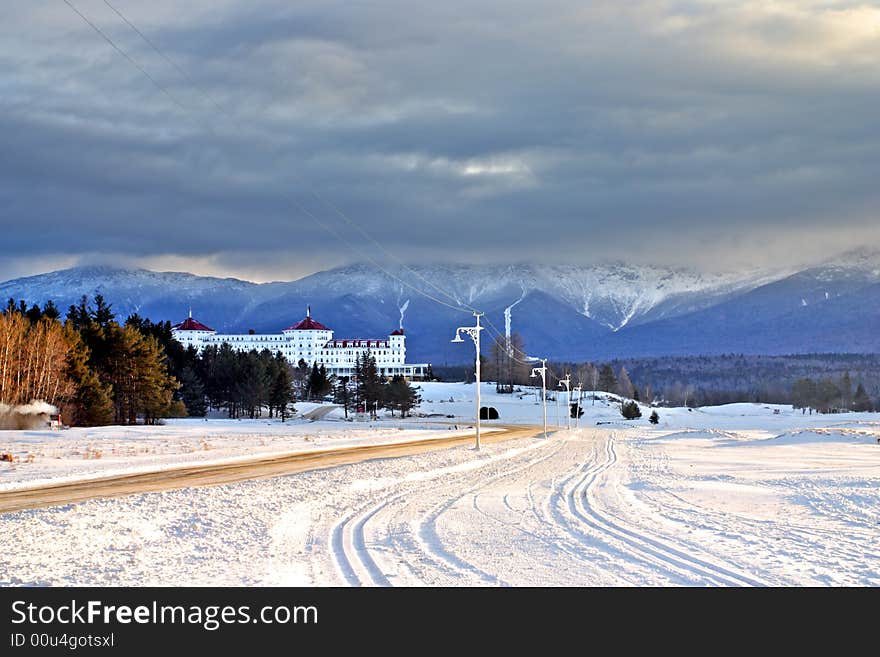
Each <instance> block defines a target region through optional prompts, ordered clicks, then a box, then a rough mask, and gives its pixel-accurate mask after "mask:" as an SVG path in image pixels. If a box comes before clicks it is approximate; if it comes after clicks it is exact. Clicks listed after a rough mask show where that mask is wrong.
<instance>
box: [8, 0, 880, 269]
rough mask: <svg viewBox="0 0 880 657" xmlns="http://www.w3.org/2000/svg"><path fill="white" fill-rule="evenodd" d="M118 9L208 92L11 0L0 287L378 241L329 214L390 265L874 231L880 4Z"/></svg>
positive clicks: (238, 264)
mask: <svg viewBox="0 0 880 657" xmlns="http://www.w3.org/2000/svg"><path fill="white" fill-rule="evenodd" d="M111 2H112V3H113V4H115V5H116V6H117V7H118V8H119V9H120V10H122V11H123V12H124V13H125V14H126V15H127V16H128V17H129V18H130V19H131V20H132V21H134V22H135V23H136V24H137V25H138V26H139V27H140V28H141V29H142V30H144V31H145V32H146V33H147V34H148V35H149V36H150V37H151V38H152V39H153V41H154V42H155V43H157V44H159V45H160V47H161V48H162V49H163V50H164V51H165V52H167V54H168V55H170V56H171V57H173V58H174V59H175V61H177V62H179V63H180V65H181V66H182V67H183V68H184V69H185V70H186V71H187V74H188V75H189V76H190V77H191V78H192V79H193V80H195V81H196V84H195V85H193V84H191V83H190V82H189V81H187V80H186V79H183V78H182V77H181V76H180V75H179V73H178V72H177V71H176V70H174V68H173V67H170V66H169V65H168V64H167V62H165V61H163V60H162V59H161V58H160V57H158V56H157V55H156V53H154V52H152V50H151V49H150V48H149V46H148V45H146V44H145V43H143V42H142V41H140V40H139V39H138V37H137V35H135V34H134V33H133V32H132V31H131V30H130V29H128V28H127V26H125V24H124V23H122V22H121V21H120V20H119V19H118V17H117V16H115V14H113V13H112V11H111V10H110V9H108V8H107V6H106V5H105V4H104V3H103V2H100V1H98V0H78V2H77V1H75V4H76V5H77V6H78V7H79V8H80V9H81V10H82V11H83V12H84V13H86V14H87V15H89V16H90V17H91V18H92V19H93V20H95V22H96V23H97V24H99V25H100V26H101V27H102V29H104V30H106V32H107V34H109V35H110V36H111V38H113V39H115V40H116V41H117V42H118V43H119V45H120V46H121V47H123V48H124V49H125V50H126V51H127V52H130V53H131V54H132V56H133V57H134V58H135V59H136V60H137V61H138V62H139V63H140V64H141V65H142V66H144V67H145V68H146V69H147V70H148V71H149V72H150V74H151V75H152V76H154V77H155V79H156V80H157V81H158V82H159V84H161V85H162V86H163V87H165V88H166V89H167V90H168V91H169V92H170V94H171V96H172V97H173V99H174V102H172V101H171V100H169V99H168V98H167V97H165V95H164V94H163V93H162V92H161V91H159V90H158V89H157V88H156V87H155V86H153V85H152V84H151V83H150V81H149V80H147V79H146V78H145V77H144V76H143V75H142V74H140V73H139V72H138V71H137V70H136V69H134V68H133V67H132V66H131V65H130V64H129V63H128V62H126V61H125V60H124V59H123V58H122V57H121V56H120V55H118V54H117V53H115V52H114V51H113V50H112V48H110V46H109V45H108V44H107V43H106V42H104V41H102V40H101V38H100V37H99V36H98V35H96V34H95V33H94V32H93V31H91V30H90V29H89V28H88V26H86V25H84V24H83V23H82V22H81V21H80V19H79V18H78V17H77V16H76V15H75V14H73V13H72V12H71V11H70V10H69V9H68V8H67V7H66V6H65V5H63V4H62V3H57V5H56V4H54V3H34V5H33V6H31V5H30V4H28V5H26V6H18V7H16V8H15V9H14V10H12V11H11V12H10V16H9V18H8V20H7V21H6V23H5V24H4V25H3V26H2V27H0V37H2V38H0V44H2V45H0V67H2V70H3V71H4V74H3V77H0V98H2V104H3V112H2V113H0V131H2V134H3V135H4V140H3V155H4V156H3V157H2V158H0V222H2V230H3V238H4V239H3V243H4V245H5V246H6V250H7V251H8V252H10V253H11V255H10V257H9V258H7V261H6V262H5V263H3V265H2V266H0V277H5V276H4V275H6V276H11V275H13V274H19V273H32V272H35V271H38V270H40V269H41V268H44V267H46V266H47V264H46V263H51V262H63V263H65V264H69V263H70V261H71V260H72V261H76V259H78V258H81V259H85V260H88V259H91V258H101V257H113V258H115V259H117V260H122V261H125V260H126V259H128V260H130V261H131V262H136V263H140V264H147V265H151V264H156V263H168V262H172V263H175V262H179V261H181V260H182V261H183V262H188V263H189V264H190V265H191V268H193V269H198V268H199V267H201V268H202V269H210V270H211V273H218V272H222V271H228V272H229V273H231V274H241V275H251V276H252V277H258V278H275V279H277V278H284V277H289V276H293V275H296V274H302V273H306V272H307V271H309V270H311V269H316V268H320V267H322V266H329V265H334V264H339V263H340V262H345V261H352V260H355V259H359V254H358V253H357V252H356V251H357V249H367V248H369V247H368V246H367V244H368V242H367V241H365V240H364V239H362V238H360V237H357V232H356V231H355V230H354V229H353V228H352V227H351V226H350V225H348V224H346V222H345V221H344V220H342V219H340V217H339V215H338V214H337V212H336V210H337V209H338V210H341V211H342V212H344V213H345V214H347V215H348V216H350V217H351V218H352V219H353V220H354V221H356V222H357V224H358V225H359V226H361V227H362V228H364V229H365V230H367V231H368V232H369V233H370V234H372V235H373V236H374V237H375V238H376V239H378V240H379V241H380V242H381V243H382V244H384V245H386V246H387V247H389V248H390V249H391V250H392V251H393V252H394V253H396V254H397V255H398V256H400V257H401V258H402V259H405V260H406V259H414V258H418V259H420V260H423V259H425V258H429V259H433V260H437V261H443V260H468V259H484V260H495V261H498V260H534V259H541V258H548V257H549V258H555V259H565V260H569V261H574V262H578V261H590V260H595V259H601V258H605V257H614V258H626V259H635V260H641V261H645V260H649V261H655V262H674V263H676V264H679V263H682V262H684V263H694V264H697V265H711V266H716V267H717V266H725V265H731V266H733V265H747V264H755V265H757V264H765V263H768V262H776V261H779V260H780V259H782V260H786V259H787V260H793V259H797V258H809V257H813V256H818V255H819V254H821V253H823V252H825V251H828V250H829V249H836V250H842V249H845V248H848V247H850V246H856V245H861V244H864V243H865V242H866V241H871V240H877V239H878V237H880V235H878V229H877V227H876V226H877V221H876V207H877V205H878V201H880V192H878V190H877V186H876V182H875V178H876V176H875V175H874V172H876V171H877V170H878V166H880V148H878V147H880V136H878V135H880V133H878V131H877V119H876V107H877V106H878V101H880V91H878V90H880V85H878V84H877V83H878V82H880V79H878V78H880V74H878V71H880V68H878V66H877V64H880V42H878V39H877V37H876V36H875V35H876V28H877V27H878V26H880V10H875V9H872V8H870V7H866V6H861V5H857V4H852V3H847V2H838V3H815V4H813V3H804V2H795V1H792V2H779V3H773V4H772V6H771V5H768V4H766V3H761V2H741V3H730V4H729V5H724V4H719V3H710V2H705V3H704V2H679V3H676V2H672V3H670V2H663V3H660V2H634V3H615V2H595V3H590V4H588V5H584V3H580V2H563V1H560V2H553V3H515V2H513V3H512V2H482V3H476V6H475V3H469V2H468V3H442V6H438V3H417V4H414V3H411V2H406V3H403V2H380V3H357V4H352V3H327V2H298V3H289V2H280V1H263V2H248V3H245V2H238V1H233V0H227V1H226V2H222V3H218V2H207V0H206V1H204V2H192V3H186V4H182V3H178V2H171V1H170V0H165V1H162V2H155V3H149V4H147V5H144V4H142V3H133V2H130V1H128V0H111ZM203 92H204V93H203ZM205 94H207V96H208V97H209V98H207V99H206V98H205ZM214 103H218V104H220V105H221V106H222V107H223V111H222V112H219V111H217V110H216V109H215V108H214ZM177 104H180V105H182V106H183V109H182V108H181V107H178V106H177ZM313 192H317V194H318V195H319V196H316V195H315V194H314V193H313ZM321 199H326V200H328V201H330V202H331V203H332V207H331V206H330V205H328V204H327V203H324V202H322V200H321ZM309 213H311V214H314V215H316V216H317V217H318V218H319V221H318V222H315V221H314V220H313V219H312V218H310V217H309V216H308V214H309ZM322 222H323V223H325V224H327V225H328V226H330V228H331V231H330V233H333V232H337V233H340V234H343V235H344V236H346V239H347V240H348V241H349V242H351V243H354V244H355V246H356V249H355V251H352V250H350V249H349V248H348V247H347V246H345V245H343V244H341V243H340V241H339V240H338V239H336V238H335V237H334V236H333V235H331V234H330V233H328V232H327V231H326V230H325V229H324V228H323V227H322V226H321V223H322ZM175 259H177V260H175Z"/></svg>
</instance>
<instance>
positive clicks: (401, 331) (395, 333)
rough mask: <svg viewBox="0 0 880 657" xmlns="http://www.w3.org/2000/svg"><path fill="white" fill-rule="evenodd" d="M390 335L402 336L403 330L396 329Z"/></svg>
mask: <svg viewBox="0 0 880 657" xmlns="http://www.w3.org/2000/svg"><path fill="white" fill-rule="evenodd" d="M391 335H403V329H397V330H396V331H394V332H392V333H391Z"/></svg>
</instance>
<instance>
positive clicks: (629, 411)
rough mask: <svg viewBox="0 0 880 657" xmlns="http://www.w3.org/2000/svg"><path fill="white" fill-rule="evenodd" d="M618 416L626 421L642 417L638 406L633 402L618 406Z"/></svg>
mask: <svg viewBox="0 0 880 657" xmlns="http://www.w3.org/2000/svg"><path fill="white" fill-rule="evenodd" d="M620 414H621V415H622V416H623V417H624V418H626V419H627V420H635V419H637V418H640V417H642V411H641V409H640V408H639V405H638V404H637V403H636V402H634V401H628V402H624V403H622V404H621V405H620Z"/></svg>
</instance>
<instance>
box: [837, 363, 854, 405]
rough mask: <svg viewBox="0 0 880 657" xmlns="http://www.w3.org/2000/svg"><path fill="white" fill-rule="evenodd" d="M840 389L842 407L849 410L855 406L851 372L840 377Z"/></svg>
mask: <svg viewBox="0 0 880 657" xmlns="http://www.w3.org/2000/svg"><path fill="white" fill-rule="evenodd" d="M838 388H839V389H840V406H841V408H845V409H847V410H849V409H850V408H852V404H853V391H852V379H851V378H850V376H849V372H844V373H843V376H841V377H840V383H839V384H838Z"/></svg>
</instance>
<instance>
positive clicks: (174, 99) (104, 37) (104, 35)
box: [62, 0, 189, 112]
mask: <svg viewBox="0 0 880 657" xmlns="http://www.w3.org/2000/svg"><path fill="white" fill-rule="evenodd" d="M62 1H63V2H64V4H66V5H67V6H68V7H70V8H71V9H72V10H73V11H74V12H76V15H77V16H79V17H80V18H81V19H83V21H85V22H86V24H87V25H88V26H89V27H91V28H92V29H93V30H94V31H95V32H97V33H98V34H99V35H101V38H102V39H104V41H106V42H107V43H109V44H110V45H111V46H113V49H114V50H115V51H116V52H118V53H119V54H120V55H122V56H123V57H125V58H126V59H127V60H128V62H129V63H130V64H131V65H132V66H134V67H135V68H136V69H137V70H139V71H140V72H141V73H143V75H144V77H146V78H147V79H148V80H149V81H150V82H152V83H153V84H154V85H155V86H156V88H157V89H159V91H161V92H162V93H163V94H165V95H166V96H167V97H168V99H169V100H170V101H171V102H172V103H174V104H175V105H177V106H178V107H179V108H180V109H182V110H183V111H185V112H186V111H189V110H188V109H187V107H185V106H184V105H183V104H181V103H180V101H178V100H177V98H175V97H174V96H172V95H171V92H170V91H168V89H166V88H165V87H164V86H163V85H162V84H160V83H159V81H158V80H156V78H154V77H153V76H152V75H150V74H149V73H148V72H147V70H146V69H145V68H144V67H143V66H141V65H140V64H138V63H137V62H136V61H135V60H134V59H133V58H132V57H131V56H130V55H129V54H128V53H127V52H125V51H124V50H123V49H122V48H120V47H119V46H117V45H116V43H115V42H114V41H113V39H111V38H110V37H109V36H107V34H106V33H105V32H104V31H103V30H102V29H101V28H100V27H98V26H97V25H95V24H94V23H93V22H92V21H90V20H89V19H88V18H87V17H86V16H85V14H83V13H82V12H81V11H80V10H79V9H77V8H76V7H75V6H74V5H73V3H72V2H70V0H62Z"/></svg>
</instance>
